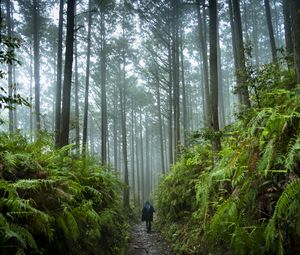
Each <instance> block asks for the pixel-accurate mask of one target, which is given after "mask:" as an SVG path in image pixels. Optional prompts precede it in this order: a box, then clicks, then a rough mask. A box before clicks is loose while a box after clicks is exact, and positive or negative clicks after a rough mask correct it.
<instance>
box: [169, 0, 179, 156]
mask: <svg viewBox="0 0 300 255" xmlns="http://www.w3.org/2000/svg"><path fill="white" fill-rule="evenodd" d="M171 3H172V69H173V72H172V74H173V107H174V152H175V158H176V157H177V156H178V154H179V145H180V107H179V105H180V93H179V35H178V33H179V24H178V23H179V21H178V19H179V0H174V1H171Z"/></svg>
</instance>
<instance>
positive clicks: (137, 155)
mask: <svg viewBox="0 0 300 255" xmlns="http://www.w3.org/2000/svg"><path fill="white" fill-rule="evenodd" d="M134 130H135V133H136V135H135V150H136V157H135V158H136V178H137V201H138V204H140V203H141V178H140V169H141V167H140V161H139V153H138V152H139V148H138V147H139V140H138V126H137V116H136V112H134Z"/></svg>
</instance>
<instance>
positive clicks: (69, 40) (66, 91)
mask: <svg viewBox="0 0 300 255" xmlns="http://www.w3.org/2000/svg"><path fill="white" fill-rule="evenodd" d="M67 4H68V7H67V36H66V52H65V69H64V83H63V101H62V115H61V117H62V121H61V133H60V144H59V145H60V147H63V146H65V145H67V144H68V143H69V131H70V128H69V124H70V103H71V86H72V64H73V51H74V10H75V4H76V1H75V0H68V1H67Z"/></svg>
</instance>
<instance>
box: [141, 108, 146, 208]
mask: <svg viewBox="0 0 300 255" xmlns="http://www.w3.org/2000/svg"><path fill="white" fill-rule="evenodd" d="M140 151H141V191H142V202H144V201H145V174H144V173H145V171H144V146H143V120H142V109H140Z"/></svg>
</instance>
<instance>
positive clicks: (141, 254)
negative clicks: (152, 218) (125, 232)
mask: <svg viewBox="0 0 300 255" xmlns="http://www.w3.org/2000/svg"><path fill="white" fill-rule="evenodd" d="M152 228H153V227H152ZM146 254H148V255H149V254H150V255H173V254H174V253H172V252H171V249H170V247H169V245H168V244H167V242H166V241H165V240H164V238H163V237H162V236H161V234H160V233H159V232H158V231H157V230H156V229H155V228H153V229H152V232H151V233H147V232H146V226H145V222H141V223H139V224H136V225H134V226H133V227H132V229H131V238H130V241H129V247H128V255H146Z"/></svg>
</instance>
